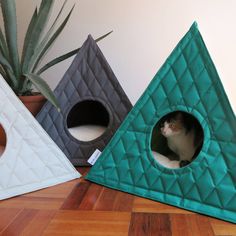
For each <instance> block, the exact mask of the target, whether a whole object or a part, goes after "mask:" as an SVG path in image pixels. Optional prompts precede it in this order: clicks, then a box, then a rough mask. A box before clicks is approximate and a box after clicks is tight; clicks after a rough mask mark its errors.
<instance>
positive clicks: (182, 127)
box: [151, 111, 204, 168]
mask: <svg viewBox="0 0 236 236" xmlns="http://www.w3.org/2000/svg"><path fill="white" fill-rule="evenodd" d="M203 139H204V133H203V129H202V126H201V125H200V123H199V121H198V120H197V118H195V117H194V116H193V115H191V114H189V113H187V112H183V111H174V112H171V113H168V114H167V115H165V116H163V117H162V118H161V119H160V120H159V121H158V122H157V123H156V125H155V126H154V128H153V130H152V139H151V149H152V155H153V157H154V159H155V160H156V161H157V162H158V163H159V164H161V165H163V166H165V167H167V168H180V167H184V166H187V165H189V164H190V163H191V162H192V161H193V160H195V159H196V157H197V156H198V154H199V152H200V151H201V149H202V145H203Z"/></svg>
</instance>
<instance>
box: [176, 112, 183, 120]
mask: <svg viewBox="0 0 236 236" xmlns="http://www.w3.org/2000/svg"><path fill="white" fill-rule="evenodd" d="M176 119H177V120H182V119H183V113H182V112H181V111H178V112H177V113H176Z"/></svg>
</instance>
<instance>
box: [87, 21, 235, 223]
mask: <svg viewBox="0 0 236 236" xmlns="http://www.w3.org/2000/svg"><path fill="white" fill-rule="evenodd" d="M176 110H180V111H184V112H187V113H189V114H191V115H193V116H194V117H196V119H198V121H199V123H200V125H201V126H202V128H203V130H204V142H203V146H202V149H201V151H200V153H199V155H198V156H197V157H196V159H195V160H194V161H193V162H192V163H191V164H189V165H187V166H185V167H183V168H177V169H170V168H166V167H164V166H162V165H160V164H159V163H158V162H157V161H155V160H154V158H153V155H152V152H151V135H152V130H153V127H154V126H155V125H156V123H157V121H158V120H160V119H161V118H162V117H163V116H164V115H165V114H168V113H170V112H173V111H176ZM235 170H236V119H235V115H234V113H233V111H232V109H231V107H230V104H229V101H228V99H227V96H226V94H225V91H224V89H223V86H222V84H221V81H220V78H219V76H218V74H217V71H216V69H215V66H214V64H213V62H212V60H211V58H210V55H209V53H208V51H207V48H206V46H205V44H204V42H203V39H202V37H201V35H200V32H199V31H198V27H197V24H196V23H194V24H193V25H192V27H191V28H190V30H189V32H187V34H186V35H185V36H184V37H183V39H182V40H181V41H180V42H179V44H178V45H177V46H176V48H175V49H174V51H173V52H172V53H171V55H170V56H169V57H168V59H167V60H166V62H165V63H164V65H163V66H162V67H161V68H160V70H159V71H158V73H157V74H156V75H155V77H154V79H153V80H152V82H151V83H150V85H149V86H148V88H147V90H146V91H145V92H144V93H143V95H142V96H141V98H140V99H139V100H138V102H137V103H136V105H135V106H134V108H133V109H132V110H131V112H130V113H129V114H128V116H127V118H126V119H125V121H124V122H123V123H122V125H121V126H120V128H119V129H118V130H117V132H116V134H115V135H114V136H113V138H112V140H111V142H110V143H109V144H108V146H107V147H106V149H105V150H104V151H103V153H102V155H101V156H100V158H99V159H98V160H97V162H96V163H95V165H94V166H93V167H92V168H91V170H90V172H89V173H88V175H87V177H86V178H87V179H88V180H91V181H93V182H96V183H98V184H102V185H105V186H108V187H111V188H115V189H119V190H122V191H125V192H129V193H132V194H136V195H139V196H142V197H146V198H150V199H153V200H156V201H160V202H163V203H167V204H170V205H174V206H178V207H180V208H184V209H188V210H192V211H194V212H199V213H203V214H206V215H210V216H213V217H217V218H221V219H224V220H227V221H231V222H234V223H235V222H236V186H235V185H236V171H235Z"/></svg>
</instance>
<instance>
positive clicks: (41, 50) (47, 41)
mask: <svg viewBox="0 0 236 236" xmlns="http://www.w3.org/2000/svg"><path fill="white" fill-rule="evenodd" d="M73 9H74V6H73V7H72V8H71V10H70V12H69V14H68V15H67V17H66V18H65V19H64V21H63V22H62V23H61V25H60V26H59V27H58V28H57V30H56V31H55V33H54V34H53V35H52V36H51V38H49V37H50V34H49V33H48V34H47V35H46V36H45V38H44V40H43V41H42V43H41V44H40V45H39V47H38V48H37V49H36V50H35V54H34V55H33V57H32V60H31V64H30V67H29V68H31V65H32V66H33V69H32V72H34V71H35V69H36V68H37V66H38V64H39V62H40V61H41V60H42V58H43V56H44V55H45V54H46V52H47V50H48V49H49V48H50V47H51V46H52V45H53V43H54V42H55V40H56V39H57V38H58V36H59V35H60V33H61V32H62V30H63V29H64V27H65V25H66V23H67V22H68V20H69V18H70V16H71V13H72V11H73Z"/></svg>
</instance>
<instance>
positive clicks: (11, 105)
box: [0, 75, 80, 199]
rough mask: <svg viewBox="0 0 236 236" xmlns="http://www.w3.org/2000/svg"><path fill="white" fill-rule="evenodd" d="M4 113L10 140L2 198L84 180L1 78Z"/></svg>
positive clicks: (1, 118) (0, 168) (1, 173)
mask: <svg viewBox="0 0 236 236" xmlns="http://www.w3.org/2000/svg"><path fill="white" fill-rule="evenodd" d="M0 111H1V112H0V124H1V125H2V127H3V129H4V131H5V133H6V137H7V142H6V147H5V150H4V151H3V153H2V155H1V156H0V199H5V198H10V197H13V196H16V195H20V194H24V193H27V192H31V191H35V190H38V189H41V188H46V187H49V186H52V185H55V184H59V183H63V182H65V181H68V180H72V179H75V178H79V177H80V174H79V173H78V172H77V171H76V169H75V168H74V167H73V166H72V164H71V163H70V162H69V160H68V159H67V157H66V156H65V155H64V153H63V152H62V151H61V150H60V149H59V148H58V147H57V145H56V144H55V143H54V142H53V141H52V139H51V138H50V137H49V136H48V134H47V133H46V132H45V131H44V130H43V128H42V127H41V126H40V124H39V123H38V122H37V121H36V120H35V118H34V117H33V116H32V115H31V114H30V112H29V111H28V110H27V109H26V107H25V106H24V105H23V104H22V103H21V102H20V100H19V99H18V98H17V97H16V95H15V94H14V92H13V91H12V90H11V89H10V87H9V86H8V84H7V83H6V82H5V80H4V79H3V78H2V76H1V75H0Z"/></svg>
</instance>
